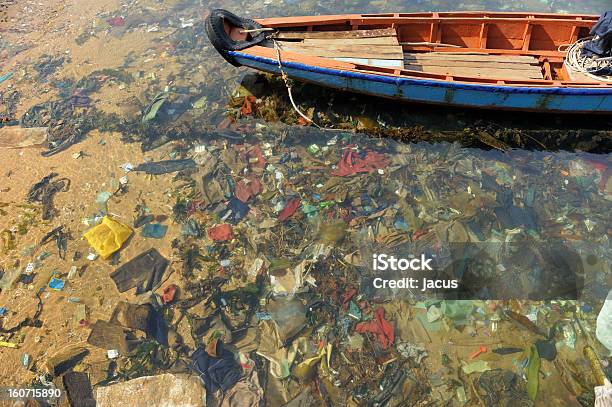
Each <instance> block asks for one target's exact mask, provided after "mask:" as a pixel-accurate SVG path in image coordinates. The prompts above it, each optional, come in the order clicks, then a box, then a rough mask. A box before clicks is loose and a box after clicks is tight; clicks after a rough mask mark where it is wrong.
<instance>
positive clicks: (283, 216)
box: [278, 198, 301, 222]
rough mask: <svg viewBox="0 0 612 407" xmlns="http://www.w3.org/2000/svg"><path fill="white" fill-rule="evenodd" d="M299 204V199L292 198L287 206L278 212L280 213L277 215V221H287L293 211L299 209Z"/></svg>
mask: <svg viewBox="0 0 612 407" xmlns="http://www.w3.org/2000/svg"><path fill="white" fill-rule="evenodd" d="M300 202H301V199H300V198H294V199H292V200H290V201H289V203H288V204H287V206H285V207H284V208H283V210H282V211H280V213H279V214H278V220H280V221H281V222H283V221H285V220H287V219H289V218H290V217H291V216H293V214H294V213H295V211H297V208H299V207H300Z"/></svg>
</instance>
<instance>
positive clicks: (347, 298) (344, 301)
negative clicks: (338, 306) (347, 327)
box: [342, 287, 357, 310]
mask: <svg viewBox="0 0 612 407" xmlns="http://www.w3.org/2000/svg"><path fill="white" fill-rule="evenodd" d="M355 294H357V290H356V289H354V288H352V287H350V288H348V289H347V290H346V291H345V292H344V294H343V295H342V309H343V310H346V309H348V305H349V301H350V300H351V298H353V297H354V296H355Z"/></svg>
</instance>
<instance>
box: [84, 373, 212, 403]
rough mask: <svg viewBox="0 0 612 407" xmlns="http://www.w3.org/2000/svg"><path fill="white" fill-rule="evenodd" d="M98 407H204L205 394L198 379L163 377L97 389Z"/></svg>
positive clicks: (167, 375) (192, 377) (151, 377)
mask: <svg viewBox="0 0 612 407" xmlns="http://www.w3.org/2000/svg"><path fill="white" fill-rule="evenodd" d="M96 403H97V404H96V405H97V406H98V407H138V406H142V407H144V406H147V407H204V406H205V405H206V390H204V385H203V384H202V382H201V381H200V380H199V379H198V378H197V377H195V376H188V375H173V374H169V373H167V374H162V375H157V376H144V377H139V378H138V379H133V380H129V381H127V382H122V383H117V384H113V385H111V386H106V387H98V388H97V390H96Z"/></svg>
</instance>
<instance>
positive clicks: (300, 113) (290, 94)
mask: <svg viewBox="0 0 612 407" xmlns="http://www.w3.org/2000/svg"><path fill="white" fill-rule="evenodd" d="M272 43H274V49H275V50H276V62H277V63H278V69H279V70H280V73H281V77H282V78H283V81H284V82H285V86H286V87H287V93H288V94H289V100H291V105H292V106H293V109H294V110H295V111H296V112H297V113H298V114H299V115H300V116H302V118H303V119H304V120H306V121H307V122H308V123H312V124H314V125H315V126H317V127H318V128H321V126H319V125H318V124H316V123H315V122H313V121H312V119H311V118H309V117H308V116H306V115H305V114H304V113H302V111H301V110H300V109H299V108H298V107H297V105H296V104H295V101H294V100H293V94H292V93H291V85H290V84H289V77H288V76H287V74H286V73H285V70H284V69H283V64H282V63H281V55H280V47H279V46H278V43H277V42H276V40H275V39H274V38H272Z"/></svg>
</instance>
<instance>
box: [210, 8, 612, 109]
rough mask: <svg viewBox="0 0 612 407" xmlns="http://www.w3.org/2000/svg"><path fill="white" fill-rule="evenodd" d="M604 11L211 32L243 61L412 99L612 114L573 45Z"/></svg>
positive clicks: (387, 18) (611, 93) (283, 21)
mask: <svg viewBox="0 0 612 407" xmlns="http://www.w3.org/2000/svg"><path fill="white" fill-rule="evenodd" d="M597 19H598V17H597V16H594V15H565V14H538V13H497V12H444V13H442V12H441V13H436V12H432V13H395V14H354V15H328V16H313V17H283V18H264V19H259V20H255V21H253V20H245V19H241V18H239V17H237V16H235V15H233V14H231V13H229V12H227V11H224V10H215V11H213V12H212V13H211V15H210V16H209V17H208V20H207V25H206V29H207V34H208V36H209V38H210V40H211V42H212V44H213V45H214V46H215V48H216V49H217V50H218V51H219V52H220V53H221V54H222V55H223V56H224V58H226V59H227V60H228V61H229V62H231V63H233V64H234V65H244V66H249V67H251V68H254V69H257V70H260V71H265V72H271V73H275V74H279V73H281V67H282V72H283V73H285V74H286V75H287V76H288V77H290V78H293V79H296V80H299V81H305V82H311V83H316V84H318V85H322V86H327V87H331V88H337V89H341V90H347V91H352V92H357V93H362V94H368V95H375V96H381V97H387V98H392V99H399V100H402V101H408V102H420V103H432V104H440V105H452V106H464V107H474V108H486V109H508V110H525V111H537V112H559V113H610V112H612V82H610V81H603V80H601V81H600V80H597V79H596V78H594V77H593V76H587V75H586V74H584V73H581V72H573V71H572V70H570V69H568V67H567V65H566V64H564V62H565V58H566V54H567V52H566V50H565V49H563V47H566V46H568V45H570V44H573V43H575V42H576V41H577V40H579V39H582V38H585V37H588V35H589V31H590V29H591V27H592V26H593V25H594V24H595V23H596V22H597Z"/></svg>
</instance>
